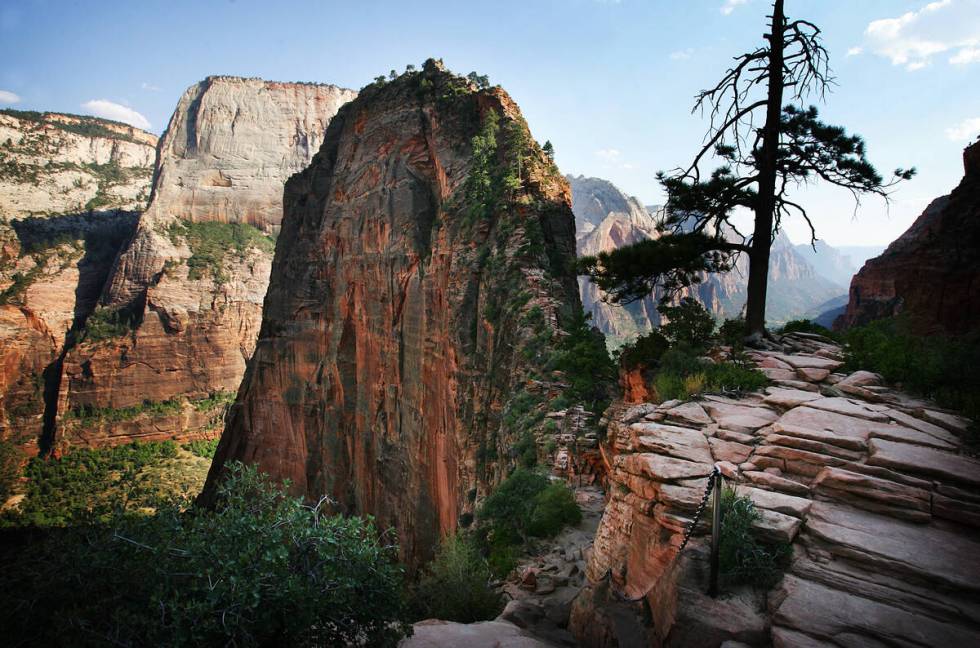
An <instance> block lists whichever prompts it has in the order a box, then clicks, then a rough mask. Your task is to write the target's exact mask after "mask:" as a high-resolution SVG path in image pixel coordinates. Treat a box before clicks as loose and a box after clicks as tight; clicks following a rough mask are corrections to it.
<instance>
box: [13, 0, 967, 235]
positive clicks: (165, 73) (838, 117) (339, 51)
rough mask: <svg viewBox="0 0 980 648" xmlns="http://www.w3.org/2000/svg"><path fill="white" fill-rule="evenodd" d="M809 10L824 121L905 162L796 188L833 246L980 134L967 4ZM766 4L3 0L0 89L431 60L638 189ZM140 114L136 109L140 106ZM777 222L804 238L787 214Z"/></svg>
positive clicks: (655, 194) (681, 153) (20, 104)
mask: <svg viewBox="0 0 980 648" xmlns="http://www.w3.org/2000/svg"><path fill="white" fill-rule="evenodd" d="M786 4H787V13H788V14H789V15H790V16H791V17H800V18H807V19H809V20H812V21H814V22H816V23H817V24H819V25H820V26H821V27H822V29H823V31H824V34H825V43H826V45H827V48H828V50H829V51H830V55H831V64H832V67H833V69H834V72H835V74H836V76H837V81H838V87H837V88H836V89H835V91H834V92H833V94H831V95H830V96H829V97H828V99H827V102H826V104H823V105H821V104H818V105H819V106H820V107H821V111H822V114H823V116H824V118H825V119H826V120H828V121H830V122H833V123H839V124H842V125H844V126H846V127H847V128H848V129H849V130H850V131H853V132H856V133H859V134H861V135H863V136H864V137H865V139H866V140H867V143H868V150H869V157H870V159H871V160H872V162H874V163H875V164H876V165H878V168H879V169H880V170H881V171H883V172H885V173H886V175H887V173H888V172H890V170H891V169H893V168H895V167H898V166H912V165H914V166H916V167H917V168H918V169H919V176H918V177H916V178H915V179H914V180H912V181H911V182H909V183H906V184H904V185H903V186H901V188H900V189H899V190H898V191H897V192H896V193H895V194H894V200H893V202H892V205H891V207H890V209H886V207H885V205H884V204H883V203H882V202H881V201H880V200H871V199H868V200H867V201H866V202H865V204H864V205H863V206H862V208H861V209H860V210H859V212H858V215H857V218H854V216H853V212H854V206H853V202H852V201H851V199H850V197H849V195H848V194H847V193H842V192H841V191H838V190H833V189H830V188H824V187H819V186H817V187H812V188H808V189H806V190H805V191H803V192H802V193H801V194H800V199H801V201H802V202H803V203H804V204H805V205H806V206H807V207H808V209H809V211H810V212H811V215H812V216H813V217H814V219H815V221H816V222H817V224H818V234H819V235H820V236H821V238H823V239H825V240H827V241H828V242H830V243H832V244H838V245H847V244H852V245H858V244H871V243H887V242H889V241H891V240H893V239H894V238H896V237H897V236H898V235H899V234H901V232H902V231H904V230H905V228H907V227H908V225H910V224H911V222H912V221H913V220H914V218H915V217H916V216H917V215H918V214H919V213H920V212H921V211H922V209H923V208H924V207H925V206H926V205H927V204H928V202H929V201H930V200H931V199H933V198H935V197H937V196H939V195H941V194H943V193H947V192H948V191H949V190H950V189H951V188H952V187H954V186H955V185H956V183H957V182H958V181H959V179H960V177H961V175H962V164H961V152H962V149H963V147H964V146H965V145H966V144H967V143H968V141H970V140H971V138H972V139H975V138H976V136H977V135H978V134H980V0H938V1H937V2H933V3H929V4H927V2H926V1H925V0H860V1H856V0H787V3H786ZM768 9H769V4H768V2H766V1H765V0H687V1H685V2H680V1H676V0H674V1H668V0H618V1H617V0H522V1H517V2H512V1H510V0H495V1H485V2H472V1H468V0H467V1H464V0H457V1H455V2H436V1H434V0H430V1H411V0H402V1H399V2H395V1H380V0H360V1H358V2H350V1H349V0H347V1H344V2H333V1H320V2H315V1H313V0H279V1H277V2H259V1H252V0H237V1H230V0H196V1H193V2H191V1H188V0H168V1H156V0H127V1H120V2H116V1H113V0H99V1H95V0H91V1H87V2H70V1H67V0H4V1H3V3H2V6H0V105H4V106H7V107H13V108H19V109H34V110H55V111H65V112H88V113H95V114H103V115H104V116H115V117H117V118H123V119H128V120H130V121H133V122H135V123H140V124H145V123H148V124H149V130H152V131H154V132H157V133H159V132H161V131H162V130H163V129H164V128H165V127H166V123H167V120H168V119H169V116H170V113H171V111H172V110H173V107H174V106H175V104H176V102H177V99H178V97H179V96H180V93H181V92H182V91H183V90H184V89H185V88H186V87H188V86H190V85H191V84H193V83H195V82H197V81H198V80H200V79H202V78H203V77H205V76H207V75H209V74H234V75H242V76H259V77H263V78H267V79H275V80H282V81H318V82H326V83H335V84H337V85H341V86H346V87H351V88H359V87H361V86H363V85H365V84H366V83H368V82H370V80H371V79H372V78H373V77H375V76H377V75H378V74H384V73H386V72H387V71H388V70H390V69H392V68H394V69H397V70H399V71H400V70H403V69H404V67H405V65H406V64H409V63H412V64H415V65H419V64H420V63H421V62H422V61H423V60H424V59H426V58H428V57H430V56H434V57H440V58H442V59H443V60H444V61H445V62H446V64H447V65H448V66H449V67H450V68H451V69H453V70H455V71H457V72H461V73H466V72H469V71H470V70H477V71H479V72H481V73H483V74H487V75H489V77H490V79H491V81H492V82H493V83H499V84H501V85H502V86H503V87H504V88H506V89H507V90H508V91H509V92H510V93H511V95H512V96H514V98H515V99H516V100H517V101H518V103H519V104H520V105H521V108H522V109H523V111H524V113H525V116H526V117H527V120H528V122H529V123H530V125H531V129H532V131H533V133H534V135H535V137H536V138H537V139H538V140H539V141H542V142H543V141H544V140H546V139H550V140H551V141H552V142H553V143H554V145H555V149H556V159H557V162H558V164H559V166H560V167H561V169H562V171H564V172H566V173H574V174H580V173H581V174H586V175H594V176H599V177H605V178H608V179H610V180H612V181H614V182H615V183H616V184H618V185H619V186H620V187H621V188H623V189H624V190H625V191H627V192H628V193H630V194H634V195H636V196H638V197H639V198H640V199H641V200H643V201H644V202H647V203H653V202H659V201H661V200H662V195H661V193H660V190H659V187H658V186H657V183H656V181H655V180H654V174H655V172H656V171H657V170H659V169H669V168H672V167H674V166H677V165H680V164H684V163H686V162H688V161H689V159H690V158H691V157H692V156H693V154H694V153H695V152H696V150H697V147H698V144H699V143H700V141H701V138H702V136H703V135H704V132H705V129H706V127H707V124H706V121H705V120H704V119H702V118H701V117H700V116H699V115H692V114H691V113H690V108H691V103H692V101H691V98H692V96H693V95H694V93H695V92H697V91H698V90H699V89H701V88H702V87H706V86H709V85H711V84H713V82H714V81H715V80H717V78H719V77H720V75H721V74H722V73H723V72H724V69H725V68H726V67H727V65H728V64H729V62H730V60H731V57H732V56H734V55H736V54H738V53H740V52H743V51H746V50H748V49H750V48H753V47H755V46H756V45H758V44H759V43H761V34H762V33H763V30H764V28H765V25H764V23H765V14H766V13H767V10H768ZM142 120H145V122H144V121H142ZM787 231H788V233H789V235H790V237H791V238H792V239H794V240H795V241H803V240H805V239H806V237H807V230H806V227H805V225H804V224H803V223H802V222H790V223H788V224H787Z"/></svg>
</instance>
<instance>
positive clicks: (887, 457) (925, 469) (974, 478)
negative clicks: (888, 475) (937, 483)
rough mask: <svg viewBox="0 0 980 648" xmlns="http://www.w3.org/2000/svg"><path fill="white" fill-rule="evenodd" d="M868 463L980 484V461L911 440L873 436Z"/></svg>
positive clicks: (970, 483)
mask: <svg viewBox="0 0 980 648" xmlns="http://www.w3.org/2000/svg"><path fill="white" fill-rule="evenodd" d="M870 448H871V456H870V457H869V458H868V463H869V464H871V465H873V466H885V467H886V468H894V469H895V470H901V471H905V472H911V473H918V474H923V475H932V476H934V477H939V478H941V479H946V480H950V481H954V482H959V483H963V484H969V485H971V486H974V487H978V486H980V461H976V460H974V459H969V458H967V457H961V456H959V455H955V454H951V453H949V452H943V451H941V450H934V449H932V448H926V447H922V446H917V445H912V444H910V443H896V442H894V441H887V440H885V439H872V440H871V444H870Z"/></svg>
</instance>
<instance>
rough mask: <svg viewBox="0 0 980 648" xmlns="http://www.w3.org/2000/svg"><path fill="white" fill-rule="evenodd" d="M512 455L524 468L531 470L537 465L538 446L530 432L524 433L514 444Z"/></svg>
mask: <svg viewBox="0 0 980 648" xmlns="http://www.w3.org/2000/svg"><path fill="white" fill-rule="evenodd" d="M514 454H515V455H516V456H517V461H518V463H519V464H520V465H521V466H523V467H524V468H533V467H534V466H535V465H537V463H538V444H537V442H536V441H535V439H534V435H533V434H532V433H531V432H530V431H525V432H524V434H523V435H521V438H520V439H519V440H518V441H517V443H515V444H514Z"/></svg>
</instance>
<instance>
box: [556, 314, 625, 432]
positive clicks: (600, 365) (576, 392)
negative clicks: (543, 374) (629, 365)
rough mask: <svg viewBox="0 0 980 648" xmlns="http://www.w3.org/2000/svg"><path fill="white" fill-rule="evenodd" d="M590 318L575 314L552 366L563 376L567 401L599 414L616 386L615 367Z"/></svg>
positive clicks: (602, 339) (603, 341) (603, 340)
mask: <svg viewBox="0 0 980 648" xmlns="http://www.w3.org/2000/svg"><path fill="white" fill-rule="evenodd" d="M591 317H592V316H591V315H589V314H586V313H584V312H581V311H579V312H578V313H577V314H576V315H575V317H574V318H573V319H572V321H571V322H570V323H569V325H568V326H567V327H566V333H567V334H566V335H565V337H563V338H562V339H561V341H560V342H559V343H558V348H557V353H556V355H555V358H554V367H555V368H556V369H558V370H560V371H562V372H563V373H564V379H565V382H567V383H568V385H569V389H568V390H566V393H567V395H568V397H569V398H571V399H572V400H573V401H578V402H582V403H585V405H586V407H587V408H588V409H590V410H591V411H593V412H596V413H601V412H602V411H603V410H605V409H606V407H607V406H608V404H609V398H610V391H611V389H612V386H613V385H614V384H615V383H616V365H615V364H614V363H613V361H612V358H610V357H609V351H608V350H607V349H606V342H605V339H604V338H603V336H602V334H601V333H599V332H598V331H597V330H593V328H592V326H591V324H590V321H591Z"/></svg>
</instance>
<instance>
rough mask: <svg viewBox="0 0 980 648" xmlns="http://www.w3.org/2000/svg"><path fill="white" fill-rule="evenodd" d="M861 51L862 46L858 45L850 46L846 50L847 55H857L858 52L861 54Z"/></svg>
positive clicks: (862, 49)
mask: <svg viewBox="0 0 980 648" xmlns="http://www.w3.org/2000/svg"><path fill="white" fill-rule="evenodd" d="M863 51H864V48H863V47H860V46H859V47H852V48H850V49H849V50H847V56H857V55H858V54H861V53H862V52H863Z"/></svg>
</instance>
